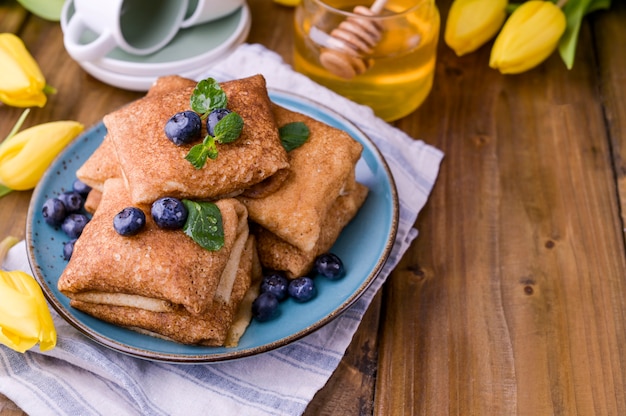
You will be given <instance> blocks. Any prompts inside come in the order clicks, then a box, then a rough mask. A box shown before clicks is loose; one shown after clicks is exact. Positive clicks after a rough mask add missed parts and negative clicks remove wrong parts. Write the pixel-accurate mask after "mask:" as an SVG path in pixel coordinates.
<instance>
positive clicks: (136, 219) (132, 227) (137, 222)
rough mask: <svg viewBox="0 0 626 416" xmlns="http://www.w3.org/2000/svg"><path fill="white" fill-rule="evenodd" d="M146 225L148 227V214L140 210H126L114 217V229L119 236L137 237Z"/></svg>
mask: <svg viewBox="0 0 626 416" xmlns="http://www.w3.org/2000/svg"><path fill="white" fill-rule="evenodd" d="M144 225H146V214H144V213H143V211H142V210H140V209H139V208H135V207H128V208H124V209H123V210H121V211H120V212H119V213H118V214H117V215H116V216H115V217H113V228H114V229H115V231H117V233H118V234H119V235H123V236H130V235H135V234H137V233H138V232H139V231H140V230H141V229H142V228H143V226H144Z"/></svg>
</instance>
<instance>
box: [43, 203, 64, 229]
mask: <svg viewBox="0 0 626 416" xmlns="http://www.w3.org/2000/svg"><path fill="white" fill-rule="evenodd" d="M41 215H43V219H44V221H45V222H46V223H47V224H50V225H54V226H56V225H61V223H63V220H64V219H65V216H66V215H67V209H66V208H65V204H64V203H63V201H61V200H60V199H58V198H49V199H47V200H46V202H44V203H43V206H42V207H41Z"/></svg>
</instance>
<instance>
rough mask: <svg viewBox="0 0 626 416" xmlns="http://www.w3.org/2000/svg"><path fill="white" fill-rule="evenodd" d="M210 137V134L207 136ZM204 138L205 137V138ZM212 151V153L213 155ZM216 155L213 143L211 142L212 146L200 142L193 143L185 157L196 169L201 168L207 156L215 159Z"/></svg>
mask: <svg viewBox="0 0 626 416" xmlns="http://www.w3.org/2000/svg"><path fill="white" fill-rule="evenodd" d="M207 137H211V136H207ZM205 140H206V139H205ZM213 153H214V155H213ZM216 157H217V149H215V144H214V143H213V147H212V148H211V146H210V145H206V144H204V143H200V144H197V145H195V146H194V147H192V148H191V149H190V150H189V153H187V156H185V159H186V160H188V161H189V163H191V164H192V165H193V167H194V168H196V169H202V167H204V164H205V163H206V160H207V158H211V159H215V158H216Z"/></svg>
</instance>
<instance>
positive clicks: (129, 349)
mask: <svg viewBox="0 0 626 416" xmlns="http://www.w3.org/2000/svg"><path fill="white" fill-rule="evenodd" d="M268 94H269V96H270V99H271V100H272V102H273V99H272V96H280V95H283V96H284V97H287V98H288V99H292V100H297V101H299V102H302V103H305V104H306V105H307V106H310V107H313V108H318V109H320V110H321V111H323V112H324V113H327V114H329V115H330V116H332V117H333V118H334V119H337V120H338V121H339V122H340V123H342V124H345V125H347V126H350V127H351V128H352V129H354V130H355V131H356V132H358V133H359V134H360V136H361V137H360V138H354V139H355V140H357V141H359V142H361V140H360V139H361V138H362V139H364V140H365V141H366V142H367V145H368V149H369V150H370V151H371V152H372V153H373V154H374V156H375V157H376V159H377V162H378V163H377V166H379V167H381V168H382V169H383V170H384V172H385V175H384V176H385V178H386V179H387V181H388V186H389V192H390V194H391V204H392V212H391V215H392V217H391V219H390V230H389V233H388V234H387V236H386V241H385V244H384V249H383V250H382V252H381V254H380V256H379V257H378V259H377V261H376V263H375V265H374V267H373V268H372V270H371V271H370V272H369V273H368V274H367V275H366V276H364V277H363V280H362V281H361V283H360V284H359V286H358V287H357V288H356V289H355V290H354V291H353V292H352V293H351V294H350V296H348V298H347V299H345V300H344V301H343V302H342V303H341V304H339V305H337V306H336V307H334V308H333V310H332V311H331V312H330V313H328V314H327V315H325V316H324V317H323V318H321V319H319V320H317V321H316V322H315V323H313V324H311V325H308V326H306V327H304V328H302V329H300V330H299V331H297V332H295V333H293V334H290V335H289V336H285V337H283V338H280V339H277V340H275V341H272V342H269V343H265V344H263V345H258V346H253V347H250V348H247V349H241V350H236V351H235V350H233V351H230V352H228V351H227V352H224V353H214V354H203V353H199V354H175V353H169V352H158V351H150V350H147V349H141V348H136V347H134V346H132V345H128V344H125V343H123V342H120V341H118V340H116V339H114V338H112V337H110V336H108V335H106V334H103V333H101V332H99V331H96V330H94V329H92V328H90V327H89V326H88V325H86V324H85V323H83V322H81V321H79V320H78V319H76V318H75V317H74V316H72V314H71V313H70V312H69V311H68V310H67V309H66V308H65V306H64V305H62V304H61V302H60V300H58V299H57V296H55V295H54V293H52V291H51V289H50V288H49V287H48V284H47V282H46V281H45V277H44V276H43V275H42V270H41V266H39V265H38V263H37V260H36V256H35V249H34V242H33V232H34V229H33V221H34V215H35V211H36V210H39V209H40V207H39V206H35V202H36V200H37V199H39V198H38V196H39V194H41V193H43V192H45V189H44V188H43V183H44V182H45V181H44V180H43V179H44V178H46V177H47V176H49V175H52V174H54V172H53V169H52V166H56V165H57V164H58V162H60V161H62V160H64V158H65V156H66V155H67V154H69V152H71V151H72V148H73V147H74V146H75V145H76V143H77V142H78V141H79V140H81V139H82V138H83V137H84V136H86V135H87V134H89V133H90V132H92V131H94V130H96V129H97V128H101V127H104V124H103V122H102V120H100V121H99V122H97V123H95V124H93V125H92V126H90V127H89V128H88V129H86V130H84V131H83V132H82V133H81V134H80V135H79V136H77V137H76V138H75V139H74V140H72V142H71V143H70V144H69V145H68V146H67V147H66V148H65V149H63V151H61V153H59V155H57V157H56V158H55V159H54V161H53V162H52V163H51V165H50V167H49V168H48V169H47V170H46V172H45V173H44V176H43V177H42V180H40V182H39V183H38V184H37V186H36V187H35V190H34V191H33V194H32V196H31V199H30V202H29V206H28V212H27V217H26V250H27V257H28V262H29V264H30V267H31V269H32V271H33V275H34V277H35V279H36V280H37V282H38V283H39V285H40V286H41V287H42V291H43V293H44V295H45V298H46V300H47V301H48V302H49V304H50V305H52V307H53V308H54V309H55V311H56V312H57V313H58V314H59V316H61V317H62V318H63V319H64V321H65V322H67V323H69V324H70V325H71V326H72V327H74V328H75V329H77V330H78V331H79V332H80V333H81V334H83V335H84V336H86V337H87V338H88V339H89V340H91V341H93V342H96V343H97V344H100V345H103V346H105V347H107V348H109V349H112V350H114V351H117V352H119V353H123V354H127V355H130V356H133V357H136V358H141V359H145V360H149V361H157V362H167V363H179V364H198V363H202V364H206V363H214V362H223V361H231V360H235V359H240V358H245V357H250V356H254V355H257V354H260V353H264V352H269V351H272V350H275V349H277V348H280V347H283V346H286V345H289V344H291V343H293V342H295V341H297V340H299V339H301V338H303V337H305V336H307V335H309V334H311V333H313V332H315V331H316V330H318V329H320V328H322V327H323V326H325V325H327V324H329V323H330V322H331V321H333V320H334V319H335V318H337V317H338V316H340V315H341V314H342V313H343V312H345V311H346V310H347V309H348V308H349V307H350V306H351V305H353V304H354V303H355V302H356V301H357V300H358V299H360V298H361V297H362V296H363V294H364V293H365V292H366V291H367V290H368V288H369V287H370V286H371V285H372V283H373V282H374V281H375V280H376V278H377V277H378V275H379V274H380V272H381V271H382V269H383V267H384V265H385V263H386V262H387V260H388V258H389V255H390V254H391V251H392V249H393V246H394V244H395V239H396V236H397V232H398V224H399V216H400V215H399V199H398V191H397V188H396V184H395V180H394V178H393V174H392V172H391V169H390V168H389V165H388V163H387V161H386V159H385V157H384V156H383V154H382V153H381V151H380V149H379V148H378V146H377V145H376V144H375V143H374V142H373V140H372V139H371V138H370V137H369V136H368V135H367V134H365V133H364V132H363V130H362V129H361V128H359V127H358V126H357V125H356V124H355V123H353V122H352V121H350V120H348V119H347V118H346V117H344V116H343V115H341V114H339V113H338V112H336V111H335V110H333V109H331V108H330V107H328V106H327V105H325V104H322V103H319V102H317V101H315V100H313V99H310V98H308V97H304V96H302V95H300V94H296V93H293V92H290V91H286V90H281V89H277V88H271V87H268ZM279 105H281V104H279ZM286 107H287V108H289V107H288V106H286ZM300 112H302V113H304V114H307V113H306V112H305V111H300ZM307 115H309V114H307ZM309 116H310V117H312V118H316V117H315V116H313V115H309ZM105 128H106V127H105ZM361 157H362V156H361ZM57 280H58V277H57ZM145 336H149V335H145ZM172 342H174V341H172ZM203 348H206V347H203Z"/></svg>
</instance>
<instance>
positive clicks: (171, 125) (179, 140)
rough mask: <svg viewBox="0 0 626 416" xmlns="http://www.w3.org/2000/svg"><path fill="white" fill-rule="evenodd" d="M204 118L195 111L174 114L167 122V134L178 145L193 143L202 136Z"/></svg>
mask: <svg viewBox="0 0 626 416" xmlns="http://www.w3.org/2000/svg"><path fill="white" fill-rule="evenodd" d="M201 130H202V120H200V116H199V115H198V114H196V113H195V112H193V111H181V112H180V113H176V114H174V115H173V116H172V117H171V118H170V119H169V120H168V121H167V123H166V124H165V135H166V136H167V138H168V139H170V140H171V141H172V143H174V144H175V145H176V146H181V145H183V144H186V143H191V142H192V141H193V140H194V139H198V138H200V132H201Z"/></svg>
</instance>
